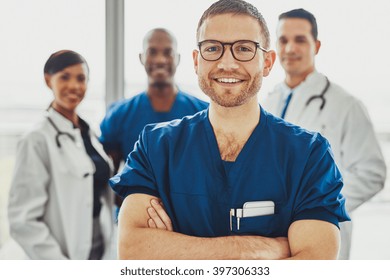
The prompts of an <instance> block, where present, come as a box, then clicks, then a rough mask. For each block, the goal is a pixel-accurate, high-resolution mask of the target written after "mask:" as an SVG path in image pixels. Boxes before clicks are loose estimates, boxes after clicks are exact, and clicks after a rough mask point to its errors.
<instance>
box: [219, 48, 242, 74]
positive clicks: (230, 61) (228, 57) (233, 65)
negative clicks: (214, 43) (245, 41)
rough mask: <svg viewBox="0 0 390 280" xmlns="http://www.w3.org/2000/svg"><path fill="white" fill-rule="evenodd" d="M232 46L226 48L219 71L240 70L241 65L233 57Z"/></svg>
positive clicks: (220, 61) (220, 60)
mask: <svg viewBox="0 0 390 280" xmlns="http://www.w3.org/2000/svg"><path fill="white" fill-rule="evenodd" d="M231 47H232V46H225V52H224V53H223V55H222V57H221V58H220V59H219V61H218V65H217V67H218V68H219V69H224V70H230V69H238V67H239V65H238V63H237V60H236V59H235V58H234V57H233V54H232V49H231Z"/></svg>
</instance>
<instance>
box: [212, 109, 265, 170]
mask: <svg viewBox="0 0 390 280" xmlns="http://www.w3.org/2000/svg"><path fill="white" fill-rule="evenodd" d="M259 107H260V117H259V123H258V124H257V126H256V127H255V129H254V130H253V131H252V134H251V135H250V136H249V138H248V140H247V141H246V143H245V145H244V147H243V148H242V150H241V151H240V153H239V154H238V156H237V158H236V160H235V161H234V162H231V164H230V165H231V166H230V168H229V174H227V172H226V170H225V164H224V161H223V160H222V158H221V154H220V152H219V148H218V142H217V139H216V137H215V134H214V130H213V126H212V125H211V122H210V119H209V108H207V109H206V114H205V122H204V128H205V130H206V135H207V139H208V142H209V149H210V153H211V155H212V158H213V159H215V163H216V166H217V168H218V170H219V171H220V172H223V173H224V174H225V176H226V178H227V177H229V175H232V176H234V174H235V173H236V172H238V171H239V169H240V168H241V167H242V165H243V164H241V163H242V162H243V161H245V159H246V158H247V157H248V155H249V154H250V153H251V152H252V147H253V145H254V144H255V142H256V141H257V140H258V139H259V135H260V132H261V130H263V128H264V127H265V125H266V121H267V116H266V114H265V112H264V110H263V108H262V107H261V106H260V105H259Z"/></svg>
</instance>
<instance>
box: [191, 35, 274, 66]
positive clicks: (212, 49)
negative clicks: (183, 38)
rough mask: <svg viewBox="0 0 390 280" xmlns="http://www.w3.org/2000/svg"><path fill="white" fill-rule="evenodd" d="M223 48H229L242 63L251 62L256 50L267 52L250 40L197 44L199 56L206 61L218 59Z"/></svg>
mask: <svg viewBox="0 0 390 280" xmlns="http://www.w3.org/2000/svg"><path fill="white" fill-rule="evenodd" d="M225 46H230V51H231V53H232V55H233V57H234V58H235V59H236V60H238V61H242V62H245V61H250V60H252V59H253V58H254V57H255V56H256V51H257V49H258V48H259V49H260V50H262V51H263V52H268V50H266V49H264V48H262V47H261V46H260V44H259V43H257V42H253V41H250V40H239V41H235V42H231V43H222V42H220V41H216V40H205V41H202V42H199V43H198V47H199V51H200V55H201V56H202V58H203V59H204V60H207V61H216V60H218V59H220V58H221V57H222V56H223V54H224V53H225Z"/></svg>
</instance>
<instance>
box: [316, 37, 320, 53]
mask: <svg viewBox="0 0 390 280" xmlns="http://www.w3.org/2000/svg"><path fill="white" fill-rule="evenodd" d="M320 48H321V41H320V40H317V41H316V54H318V52H319V51H320Z"/></svg>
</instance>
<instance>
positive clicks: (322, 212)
mask: <svg viewBox="0 0 390 280" xmlns="http://www.w3.org/2000/svg"><path fill="white" fill-rule="evenodd" d="M225 165H226V164H224V161H222V159H221V156H220V153H219V149H218V145H217V141H216V138H215V135H214V132H213V129H212V126H211V123H210V121H209V118H208V110H204V111H201V112H199V113H198V114H196V115H194V116H191V117H185V118H183V119H182V120H175V121H171V122H168V123H162V124H157V125H151V126H146V127H145V129H144V130H143V132H142V134H141V136H140V139H139V141H138V142H137V143H136V145H135V149H134V151H133V152H132V153H130V155H129V157H128V159H127V162H126V164H125V167H124V169H123V170H122V172H121V173H119V174H117V175H116V176H115V177H113V178H111V179H110V184H111V186H112V188H113V189H114V191H115V192H116V193H118V194H119V195H120V196H122V197H126V196H127V195H129V194H133V193H145V194H150V195H154V196H157V197H160V198H161V199H162V202H163V203H164V206H165V208H166V211H167V213H168V215H169V216H170V218H171V220H172V223H173V227H174V230H175V231H176V232H181V233H183V234H187V235H192V236H200V237H217V236H227V235H239V234H253V235H261V236H268V237H278V236H287V232H288V228H289V226H290V225H291V223H292V222H294V221H296V220H301V219H317V220H324V221H328V222H330V223H333V224H335V225H337V226H338V223H339V222H342V221H347V220H349V217H348V215H347V214H346V212H345V207H344V204H345V200H344V198H343V197H342V195H341V194H340V191H341V188H342V186H343V182H342V178H341V175H340V172H339V170H338V169H337V167H336V164H335V162H334V160H333V156H332V153H331V150H330V147H329V144H328V142H327V140H326V139H325V138H323V137H322V136H321V135H320V134H318V133H311V132H308V131H306V130H304V129H302V128H300V127H298V126H294V125H292V124H289V123H287V122H285V121H284V120H282V119H280V118H276V117H274V116H273V115H271V114H269V113H267V112H265V111H264V110H263V109H261V114H260V122H259V124H258V125H257V127H256V128H255V130H254V131H253V133H252V135H251V136H250V138H249V139H248V141H247V143H246V144H245V146H244V147H243V149H242V151H241V152H240V154H239V156H238V157H237V159H236V161H235V162H234V163H228V166H226V167H228V168H225ZM268 200H271V201H273V202H274V203H275V214H273V215H267V216H258V217H248V218H241V219H240V229H239V230H238V229H237V225H236V223H237V220H236V219H235V218H233V220H232V222H233V231H231V230H230V219H229V217H230V216H229V211H230V209H231V208H242V207H243V204H244V203H245V202H249V201H268Z"/></svg>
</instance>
